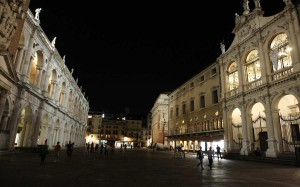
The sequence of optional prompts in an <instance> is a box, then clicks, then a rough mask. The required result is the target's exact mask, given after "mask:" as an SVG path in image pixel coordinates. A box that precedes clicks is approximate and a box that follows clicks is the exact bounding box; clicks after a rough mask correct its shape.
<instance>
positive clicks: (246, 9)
mask: <svg viewBox="0 0 300 187" xmlns="http://www.w3.org/2000/svg"><path fill="white" fill-rule="evenodd" d="M243 7H244V12H243V14H244V15H245V14H249V12H250V8H249V1H248V0H244V3H243Z"/></svg>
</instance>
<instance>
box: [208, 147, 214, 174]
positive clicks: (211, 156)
mask: <svg viewBox="0 0 300 187" xmlns="http://www.w3.org/2000/svg"><path fill="white" fill-rule="evenodd" d="M207 158H208V163H209V164H208V166H209V168H210V169H211V168H212V164H213V150H212V148H211V147H209V150H208V151H207Z"/></svg>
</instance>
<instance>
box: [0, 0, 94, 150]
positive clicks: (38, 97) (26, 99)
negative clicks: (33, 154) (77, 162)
mask: <svg viewBox="0 0 300 187" xmlns="http://www.w3.org/2000/svg"><path fill="white" fill-rule="evenodd" d="M28 5H29V1H21V0H18V1H12V0H7V1H1V2H0V6H1V7H2V8H1V9H0V11H1V15H3V16H2V17H1V19H7V20H9V21H6V23H7V24H8V23H9V24H10V25H9V26H5V27H3V26H0V32H1V33H5V37H6V42H7V43H5V39H3V38H1V41H0V42H1V55H0V57H1V58H0V62H1V63H0V64H1V65H0V68H1V76H0V89H1V96H0V119H1V121H0V149H10V150H12V149H14V148H15V147H35V146H36V145H37V144H44V143H45V142H46V143H47V144H48V145H50V146H53V145H55V144H56V142H57V141H60V142H61V143H62V144H64V143H65V142H67V141H72V142H74V143H75V146H82V145H84V134H85V132H86V128H87V116H88V111H89V103H88V101H87V99H86V98H85V94H84V93H82V89H81V88H79V86H78V85H77V83H78V79H77V80H76V81H75V80H74V78H73V76H72V73H73V70H72V71H71V72H70V71H69V70H68V68H67V67H66V65H65V57H63V58H62V57H61V56H60V54H59V52H58V51H57V50H56V48H55V42H56V38H54V39H53V40H52V41H49V39H48V38H47V36H46V33H44V32H43V30H42V28H41V27H40V20H39V17H38V14H39V12H37V13H36V15H35V16H34V15H33V14H32V13H31V12H30V10H27V9H28ZM3 6H4V7H5V8H4V9H3ZM24 7H25V8H24ZM4 10H5V11H4ZM17 19H21V21H17ZM3 22H5V21H3V20H1V23H3ZM45 24H47V23H45ZM18 25H19V27H17V26H18ZM7 28H10V30H7ZM14 33H15V34H19V36H13V35H14ZM1 37H2V35H1ZM10 39H13V40H10ZM10 41H13V42H10Z"/></svg>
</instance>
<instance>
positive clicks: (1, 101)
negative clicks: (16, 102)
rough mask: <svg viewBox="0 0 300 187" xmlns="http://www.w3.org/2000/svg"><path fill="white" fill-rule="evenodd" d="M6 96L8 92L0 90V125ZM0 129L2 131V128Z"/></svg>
mask: <svg viewBox="0 0 300 187" xmlns="http://www.w3.org/2000/svg"><path fill="white" fill-rule="evenodd" d="M7 95H8V91H6V90H4V89H2V90H1V94H0V125H1V119H2V116H3V112H4V107H5V103H6V98H7ZM0 129H2V128H0Z"/></svg>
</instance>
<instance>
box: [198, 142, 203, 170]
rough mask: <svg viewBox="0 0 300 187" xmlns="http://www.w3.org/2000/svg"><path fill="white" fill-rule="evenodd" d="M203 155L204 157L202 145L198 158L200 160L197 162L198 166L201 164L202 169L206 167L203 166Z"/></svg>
mask: <svg viewBox="0 0 300 187" xmlns="http://www.w3.org/2000/svg"><path fill="white" fill-rule="evenodd" d="M203 157H204V154H203V151H202V147H201V146H200V147H199V151H198V152H197V158H198V159H199V161H200V162H199V163H198V164H197V166H201V169H202V170H204V168H203Z"/></svg>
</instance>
